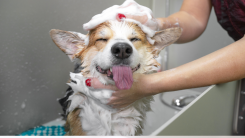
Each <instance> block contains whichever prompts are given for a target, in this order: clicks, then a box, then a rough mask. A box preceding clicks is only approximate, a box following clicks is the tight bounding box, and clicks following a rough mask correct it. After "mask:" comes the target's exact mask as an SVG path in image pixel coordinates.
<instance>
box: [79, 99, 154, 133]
mask: <svg viewBox="0 0 245 138" xmlns="http://www.w3.org/2000/svg"><path fill="white" fill-rule="evenodd" d="M152 100H153V99H152V97H147V98H143V99H141V100H139V101H137V102H135V103H134V104H133V105H132V106H130V107H128V108H126V109H123V110H121V111H117V112H112V111H110V110H108V109H105V108H103V107H102V106H100V105H98V102H95V101H94V100H92V99H91V98H89V99H88V100H87V101H86V102H85V103H84V104H83V105H82V108H81V112H80V114H79V117H80V118H81V120H80V121H81V126H82V130H83V131H85V133H86V135H117V136H118V135H122V136H134V135H140V134H142V130H141V129H142V128H143V123H144V119H145V115H146V112H147V111H149V110H150V106H149V105H150V102H151V101H152Z"/></svg>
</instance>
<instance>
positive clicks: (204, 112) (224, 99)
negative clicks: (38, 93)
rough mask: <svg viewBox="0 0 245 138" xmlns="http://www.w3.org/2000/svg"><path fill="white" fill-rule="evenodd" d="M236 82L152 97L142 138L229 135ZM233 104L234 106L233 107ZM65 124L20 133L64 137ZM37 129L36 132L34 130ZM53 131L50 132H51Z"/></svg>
mask: <svg viewBox="0 0 245 138" xmlns="http://www.w3.org/2000/svg"><path fill="white" fill-rule="evenodd" d="M239 83H240V82H239V81H233V82H229V83H225V84H220V85H212V86H209V87H202V88H196V89H187V90H180V91H174V92H166V93H162V94H158V95H155V96H154V99H155V102H153V103H152V112H148V113H147V119H146V123H145V126H144V129H143V135H144V136H163V135H231V134H233V133H234V130H236V129H237V126H235V124H234V125H233V123H234V122H233V121H234V120H233V116H235V115H234V113H233V112H234V106H235V98H236V95H238V94H239V92H240V91H239ZM233 103H234V104H233ZM64 124H65V121H64V120H62V118H57V119H55V120H53V121H50V122H47V123H44V124H43V125H41V126H39V127H37V128H34V129H31V130H29V131H26V132H24V133H22V135H28V133H29V134H30V133H32V134H34V135H44V134H43V133H45V132H46V131H45V130H49V131H47V132H46V133H50V132H52V134H49V135H64V134H65V132H64V128H63V126H64ZM35 129H36V130H35ZM51 130H52V131H51Z"/></svg>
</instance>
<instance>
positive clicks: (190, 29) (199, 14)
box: [157, 0, 212, 43]
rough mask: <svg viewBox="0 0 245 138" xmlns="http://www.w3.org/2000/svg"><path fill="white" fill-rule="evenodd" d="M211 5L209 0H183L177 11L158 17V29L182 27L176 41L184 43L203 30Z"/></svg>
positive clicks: (197, 35) (194, 37) (196, 36)
mask: <svg viewBox="0 0 245 138" xmlns="http://www.w3.org/2000/svg"><path fill="white" fill-rule="evenodd" d="M211 8H212V5H211V2H210V0H184V2H183V4H182V6H181V9H180V11H179V12H176V13H174V14H172V15H170V16H169V17H167V18H158V19H157V21H158V24H159V26H160V30H162V29H165V28H169V27H172V26H175V24H176V23H178V24H179V26H180V27H181V28H182V29H183V33H182V35H181V37H180V39H179V40H178V41H177V43H185V42H189V41H192V40H194V39H196V38H198V37H199V36H200V35H201V34H202V33H203V32H204V30H205V28H206V26H207V23H208V19H209V15H210V11H211Z"/></svg>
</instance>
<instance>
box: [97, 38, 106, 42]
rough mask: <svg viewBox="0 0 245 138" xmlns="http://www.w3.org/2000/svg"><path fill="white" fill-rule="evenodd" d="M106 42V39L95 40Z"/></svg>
mask: <svg viewBox="0 0 245 138" xmlns="http://www.w3.org/2000/svg"><path fill="white" fill-rule="evenodd" d="M107 40H108V39H105V38H100V39H97V40H96V41H101V42H107Z"/></svg>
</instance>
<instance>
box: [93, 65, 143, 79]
mask: <svg viewBox="0 0 245 138" xmlns="http://www.w3.org/2000/svg"><path fill="white" fill-rule="evenodd" d="M112 68H113V67H111V68H109V69H102V68H101V67H100V66H98V65H96V70H97V71H98V72H99V73H101V74H106V76H107V77H109V78H111V79H113V73H112V72H113V71H112ZM139 68H140V64H138V65H137V66H136V67H134V68H131V70H132V73H134V72H135V71H137V70H138V69H139Z"/></svg>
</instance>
